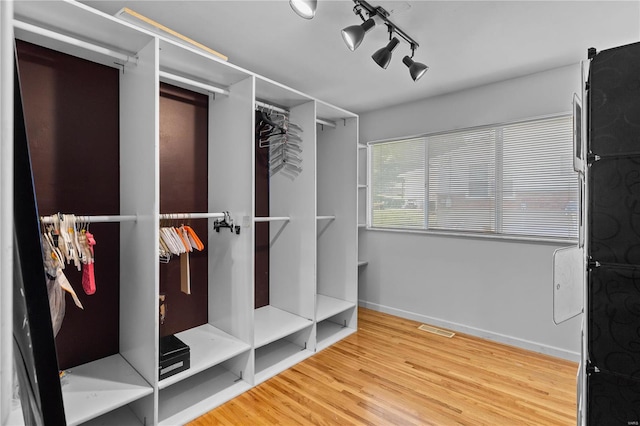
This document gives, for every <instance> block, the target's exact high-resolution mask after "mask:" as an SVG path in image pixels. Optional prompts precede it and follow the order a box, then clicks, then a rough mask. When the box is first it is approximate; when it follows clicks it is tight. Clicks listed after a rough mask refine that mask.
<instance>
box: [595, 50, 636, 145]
mask: <svg viewBox="0 0 640 426" xmlns="http://www.w3.org/2000/svg"><path fill="white" fill-rule="evenodd" d="M638 70H640V43H633V44H629V45H626V46H620V47H617V48H613V49H608V50H603V51H602V52H600V53H598V54H597V55H596V56H595V57H594V58H593V60H592V61H591V67H590V71H589V133H590V137H589V146H588V148H589V150H590V152H592V153H594V154H596V155H600V156H606V155H627V154H634V153H635V154H638V153H640V102H638V99H639V98H640V72H638Z"/></svg>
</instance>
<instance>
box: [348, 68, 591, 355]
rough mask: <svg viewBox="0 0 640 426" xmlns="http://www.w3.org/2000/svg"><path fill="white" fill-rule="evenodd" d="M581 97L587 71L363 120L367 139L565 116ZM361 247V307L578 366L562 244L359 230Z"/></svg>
mask: <svg viewBox="0 0 640 426" xmlns="http://www.w3.org/2000/svg"><path fill="white" fill-rule="evenodd" d="M416 84H429V75H428V73H427V75H426V76H425V77H424V78H423V79H422V80H421V81H420V82H418V83H416ZM574 92H576V93H579V92H580V65H579V64H576V65H572V66H566V67H562V68H557V69H554V70H550V71H546V72H542V73H537V74H532V75H529V76H525V77H521V78H517V79H513V80H507V81H503V82H500V83H496V84H491V85H487V86H482V87H478V88H474V89H470V90H465V91H462V92H458V93H454V94H450V95H445V96H440V97H436V98H431V99H426V100H423V101H419V102H415V103H410V104H405V105H399V106H395V107H391V108H386V109H383V110H379V111H373V112H370V113H366V114H363V115H361V116H360V142H362V143H366V142H369V141H375V140H382V139H389V138H397V137H404V136H411V135H419V134H424V133H431V132H437V131H443V130H452V129H459V128H465V127H472V126H478V125H486V124H497V123H504V122H509V121H514V120H519V119H526V118H532V117H538V116H543V115H549V114H556V113H566V112H570V111H571V102H572V98H573V93H574ZM359 247H360V256H359V258H360V259H365V260H367V261H368V262H369V264H368V265H367V266H366V267H364V268H361V274H360V285H359V298H360V304H361V305H362V306H367V307H371V308H373V309H378V310H382V311H385V312H389V313H393V314H396V315H399V316H403V317H407V318H412V319H416V320H419V321H423V322H426V323H430V324H433V325H437V326H441V327H448V328H451V329H454V330H458V331H461V332H467V333H470V334H475V335H479V336H482V337H487V338H490V339H493V340H497V341H501V342H505V343H509V344H513V345H517V346H521V347H524V348H527V349H531V350H535V351H538V352H543V353H548V354H552V355H555V356H560V357H564V358H568V359H572V360H576V361H577V360H578V359H579V352H580V321H581V317H577V318H573V319H571V320H569V321H567V322H565V323H563V324H561V325H559V326H556V325H555V324H554V322H553V316H552V308H553V305H552V303H553V293H552V255H553V251H554V250H555V249H556V248H558V247H559V246H557V245H551V244H541V243H530V242H520V241H506V240H492V239H481V238H461V237H448V236H446V237H445V236H436V235H427V234H418V233H404V232H390V231H367V230H361V231H360V242H359Z"/></svg>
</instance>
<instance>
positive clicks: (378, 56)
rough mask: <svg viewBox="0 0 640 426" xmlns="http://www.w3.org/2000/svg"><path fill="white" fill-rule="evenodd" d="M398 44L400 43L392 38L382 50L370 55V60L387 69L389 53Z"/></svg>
mask: <svg viewBox="0 0 640 426" xmlns="http://www.w3.org/2000/svg"><path fill="white" fill-rule="evenodd" d="M398 43H400V41H399V40H398V39H397V38H396V37H394V38H392V39H391V41H390V42H389V43H388V44H387V45H386V46H385V47H383V48H382V49H378V50H377V51H376V53H374V54H373V55H371V58H373V60H374V61H375V63H376V64H378V65H380V67H381V68H383V69H387V67H388V66H389V62H391V52H393V49H395V48H396V46H397V45H398Z"/></svg>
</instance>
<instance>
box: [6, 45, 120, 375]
mask: <svg viewBox="0 0 640 426" xmlns="http://www.w3.org/2000/svg"><path fill="white" fill-rule="evenodd" d="M16 43H17V51H18V65H19V73H20V79H21V84H22V93H23V96H24V98H23V101H24V109H25V121H26V124H27V134H28V137H29V147H30V150H31V160H32V164H33V175H34V183H35V191H36V198H37V203H38V209H39V214H40V215H50V214H54V213H57V212H62V213H71V214H77V215H117V214H119V213H120V180H119V176H120V171H119V106H118V103H119V100H118V97H119V75H118V72H119V71H118V70H117V69H115V68H109V67H105V66H103V65H98V64H96V63H93V62H89V61H85V60H82V59H79V58H76V57H73V56H69V55H66V54H63V53H59V52H56V51H53V50H49V49H45V48H42V47H39V46H36V45H33V44H29V43H25V42H21V41H17V42H16ZM90 231H91V232H92V233H93V234H94V236H95V238H96V242H97V244H96V246H95V248H94V249H95V257H96V263H95V277H96V289H97V290H96V293H95V294H93V295H91V296H87V295H86V294H84V291H83V290H82V275H81V273H80V272H78V271H77V270H76V269H75V268H74V266H73V265H68V266H67V268H66V269H65V271H64V272H65V274H66V276H67V278H68V279H69V281H70V282H71V285H72V286H73V288H74V289H75V291H76V293H77V294H78V297H79V298H80V300H81V301H82V304H83V305H84V310H81V309H79V308H77V307H76V306H75V305H74V303H73V300H72V299H71V297H70V296H69V295H67V298H66V314H65V318H64V322H63V323H62V328H61V330H60V332H59V333H58V336H57V338H56V349H57V352H58V363H59V367H60V368H61V369H65V368H70V367H73V366H76V365H80V364H84V363H86V362H89V361H93V360H96V359H100V358H103V357H105V356H109V355H113V354H115V353H118V351H119V348H118V329H119V285H120V283H119V278H120V233H119V225H118V224H115V223H109V224H100V223H95V224H91V226H90ZM48 314H49V313H48V312H47V313H44V312H43V315H48Z"/></svg>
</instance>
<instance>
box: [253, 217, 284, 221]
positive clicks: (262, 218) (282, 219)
mask: <svg viewBox="0 0 640 426" xmlns="http://www.w3.org/2000/svg"><path fill="white" fill-rule="evenodd" d="M290 220H291V218H290V217H288V216H269V217H254V218H253V221H254V222H277V221H284V222H288V221H290Z"/></svg>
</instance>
